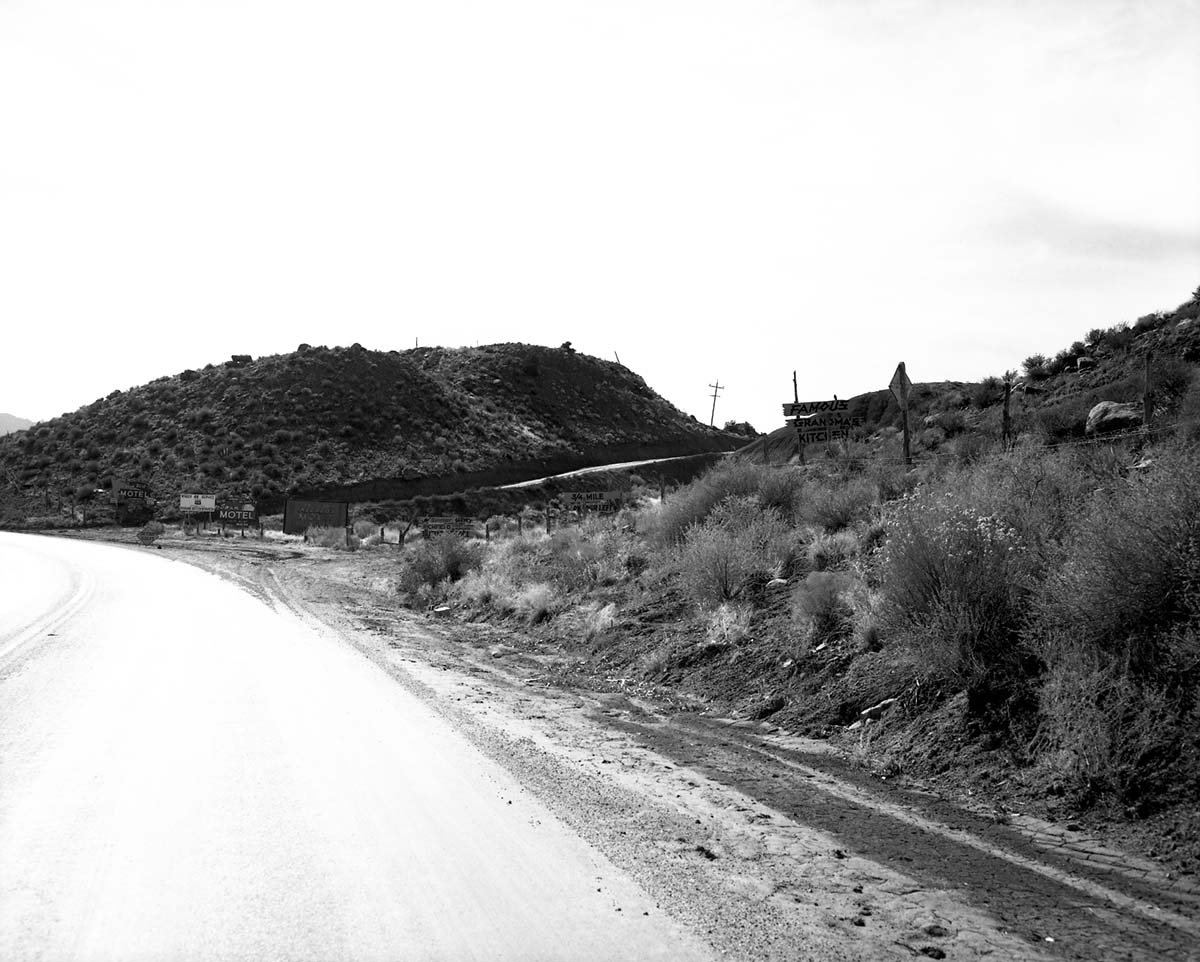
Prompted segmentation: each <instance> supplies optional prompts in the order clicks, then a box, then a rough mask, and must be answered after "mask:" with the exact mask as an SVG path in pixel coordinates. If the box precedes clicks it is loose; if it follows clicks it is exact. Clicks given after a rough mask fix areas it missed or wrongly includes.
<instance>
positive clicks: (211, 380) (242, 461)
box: [0, 344, 738, 514]
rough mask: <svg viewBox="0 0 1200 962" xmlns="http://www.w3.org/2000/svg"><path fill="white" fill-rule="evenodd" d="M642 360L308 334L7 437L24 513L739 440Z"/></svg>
mask: <svg viewBox="0 0 1200 962" xmlns="http://www.w3.org/2000/svg"><path fill="white" fill-rule="evenodd" d="M737 443H738V442H737V440H736V439H733V438H730V437H729V436H727V435H725V434H724V433H723V432H721V431H716V430H713V429H711V428H709V427H707V426H705V425H701V424H700V423H699V422H698V421H696V420H695V419H694V418H692V417H690V416H687V415H684V414H683V413H681V412H680V411H678V410H677V409H676V408H674V407H673V406H672V405H670V404H669V403H668V402H667V401H665V400H664V399H663V398H661V397H659V396H658V395H657V394H655V393H654V391H652V390H651V389H650V388H649V387H648V386H647V385H646V383H645V381H644V380H643V379H642V378H641V377H639V376H638V375H637V374H635V373H634V372H632V371H630V370H629V369H627V368H625V367H623V366H621V365H619V364H615V363H613V362H611V361H604V360H599V359H597V358H594V357H589V356H587V355H583V354H578V353H576V352H574V351H572V350H570V349H569V348H559V349H552V348H544V347H536V346H529V345H522V344H494V345H488V346H484V347H477V348H460V349H447V348H418V349H413V350H408V351H403V352H397V351H387V352H381V351H370V350H366V349H364V348H363V347H362V346H360V345H357V344H356V345H353V346H352V347H349V348H326V347H310V346H308V345H301V346H300V348H299V349H298V350H297V351H296V352H294V353H292V354H282V355H274V356H270V357H262V358H258V359H257V360H251V359H249V358H245V357H241V358H234V359H233V360H231V361H229V362H227V363H225V364H222V365H219V366H209V367H208V368H205V369H204V370H189V371H183V372H182V373H180V374H177V375H174V376H170V377H162V378H159V379H157V380H155V381H153V382H151V383H149V384H146V385H143V386H141V387H137V388H133V389H131V390H128V391H114V392H112V393H111V394H110V395H108V397H106V398H101V399H98V400H96V401H95V402H93V403H92V404H89V405H87V406H85V407H83V408H81V409H79V410H78V411H75V412H74V413H72V414H66V415H63V416H62V417H58V418H54V419H53V420H51V421H47V422H44V423H41V424H38V425H35V426H33V427H32V428H30V429H29V430H26V431H22V432H18V433H16V434H13V435H10V436H7V437H5V438H3V439H0V479H2V480H3V482H4V490H5V499H6V503H7V504H8V505H9V507H10V513H12V514H20V513H22V512H28V511H30V510H32V507H31V506H33V505H36V504H41V505H42V506H43V508H42V509H43V510H44V508H45V507H46V506H48V505H49V504H59V503H65V502H80V501H85V500H86V499H88V498H89V497H90V496H91V495H92V493H93V492H94V491H95V489H97V488H105V487H107V486H108V485H109V484H110V483H111V481H112V479H113V478H114V477H115V478H118V479H119V480H121V481H123V482H141V483H144V484H148V485H149V487H150V489H151V492H152V494H153V495H154V496H155V497H156V498H157V499H158V500H160V501H162V502H169V501H170V499H171V498H173V497H174V495H175V494H176V493H177V492H179V491H182V490H198V491H215V492H217V493H218V494H219V495H222V496H225V497H228V498H230V499H243V498H247V497H249V498H253V499H255V500H257V501H259V502H261V503H263V504H264V506H266V507H268V508H270V507H274V506H278V505H279V504H280V503H281V500H282V498H283V497H284V496H286V495H288V494H291V493H332V494H343V495H346V496H349V497H353V498H362V497H376V498H377V497H407V496H412V495H414V494H423V493H431V492H432V493H437V492H441V491H447V490H461V489H463V488H467V487H471V486H474V485H479V484H495V483H504V482H509V481H516V480H523V479H524V478H528V477H536V476H540V475H545V474H547V473H551V472H553V471H560V470H567V469H570V468H576V467H584V466H588V465H593V464H603V463H606V462H608V461H621V460H633V459H638V458H650V457H667V456H673V455H682V454H693V453H699V452H705V451H719V450H726V449H730V448H733V447H735V446H736V444H737Z"/></svg>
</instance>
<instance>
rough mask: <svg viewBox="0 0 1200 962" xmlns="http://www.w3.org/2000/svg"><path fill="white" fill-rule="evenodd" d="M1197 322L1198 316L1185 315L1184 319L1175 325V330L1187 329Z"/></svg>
mask: <svg viewBox="0 0 1200 962" xmlns="http://www.w3.org/2000/svg"><path fill="white" fill-rule="evenodd" d="M1195 323H1196V318H1194V317H1185V318H1184V319H1183V320H1182V321H1180V322H1179V323H1178V324H1176V325H1175V330H1177V331H1186V330H1187V329H1188V328H1189V327H1192V326H1194V325H1195Z"/></svg>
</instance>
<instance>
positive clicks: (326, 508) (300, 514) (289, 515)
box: [283, 498, 350, 534]
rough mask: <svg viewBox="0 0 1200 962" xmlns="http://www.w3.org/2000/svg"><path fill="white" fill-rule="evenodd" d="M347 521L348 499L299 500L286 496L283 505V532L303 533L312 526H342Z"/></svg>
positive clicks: (347, 522) (348, 518)
mask: <svg viewBox="0 0 1200 962" xmlns="http://www.w3.org/2000/svg"><path fill="white" fill-rule="evenodd" d="M349 523H350V502H349V501H301V500H298V499H296V498H288V499H287V504H285V505H284V507H283V533H284V534H304V532H305V531H307V530H308V529H309V528H311V527H314V526H315V527H320V528H344V527H346V525H347V524H349Z"/></svg>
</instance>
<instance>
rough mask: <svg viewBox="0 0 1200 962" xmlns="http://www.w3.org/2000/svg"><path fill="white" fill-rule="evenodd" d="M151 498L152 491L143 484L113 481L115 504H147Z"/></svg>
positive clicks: (113, 501) (113, 499) (113, 500)
mask: <svg viewBox="0 0 1200 962" xmlns="http://www.w3.org/2000/svg"><path fill="white" fill-rule="evenodd" d="M149 497H150V490H149V488H147V487H146V486H145V485H143V484H129V483H127V482H124V481H115V480H114V481H113V484H112V498H111V500H112V503H113V504H145V503H146V500H147V499H148V498H149Z"/></svg>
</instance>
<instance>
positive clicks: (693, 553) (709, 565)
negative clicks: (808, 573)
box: [677, 498, 792, 605]
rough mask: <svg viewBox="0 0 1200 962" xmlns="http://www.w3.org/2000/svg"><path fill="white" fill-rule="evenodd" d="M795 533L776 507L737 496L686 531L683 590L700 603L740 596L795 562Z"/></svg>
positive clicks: (681, 560) (681, 556) (682, 554)
mask: <svg viewBox="0 0 1200 962" xmlns="http://www.w3.org/2000/svg"><path fill="white" fill-rule="evenodd" d="M791 553H792V532H791V529H790V528H789V527H788V525H787V524H785V523H784V521H783V520H782V519H781V518H780V517H779V514H778V512H776V511H775V510H773V509H769V510H766V511H763V510H762V509H760V508H759V507H758V505H757V503H756V502H755V501H754V500H753V499H751V498H733V499H730V500H728V501H726V502H724V503H723V504H722V505H720V507H718V508H716V509H715V510H714V511H713V512H712V514H711V515H710V516H709V518H708V519H707V520H706V521H705V522H704V523H703V524H699V525H694V526H693V527H692V528H690V529H689V530H688V532H687V537H686V539H685V541H684V544H683V546H682V547H681V548H680V550H679V555H678V561H677V563H678V567H679V574H680V578H681V581H682V583H683V587H684V590H685V591H686V592H687V593H688V594H689V595H690V596H691V597H692V598H693V599H694V600H695V601H697V602H699V603H700V604H717V605H719V604H721V603H722V602H727V601H733V600H735V599H738V598H741V597H742V596H743V595H744V594H745V593H746V592H747V590H748V589H749V588H750V587H751V586H752V584H754V583H755V582H756V581H765V580H768V579H769V578H770V577H772V576H773V575H774V574H775V573H777V572H778V571H779V570H780V569H781V568H782V567H783V566H785V565H786V564H787V563H788V561H789V560H790V558H791Z"/></svg>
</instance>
